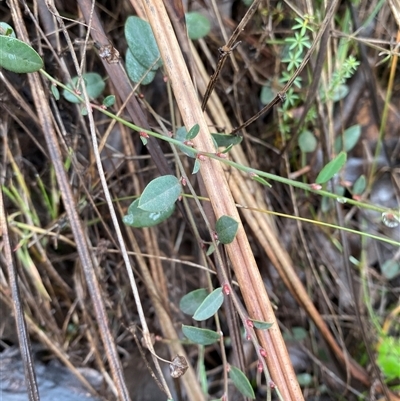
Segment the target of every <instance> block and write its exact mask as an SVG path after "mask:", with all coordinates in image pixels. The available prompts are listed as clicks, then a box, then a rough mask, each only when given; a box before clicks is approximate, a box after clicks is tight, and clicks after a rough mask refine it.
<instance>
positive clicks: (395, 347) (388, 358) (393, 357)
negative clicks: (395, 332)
mask: <svg viewBox="0 0 400 401" xmlns="http://www.w3.org/2000/svg"><path fill="white" fill-rule="evenodd" d="M399 361H400V339H399V338H395V337H383V338H382V339H381V343H380V344H379V347H378V358H377V363H378V365H379V367H380V368H381V370H382V372H383V374H384V375H385V377H386V378H387V379H388V380H393V379H400V369H399V366H400V365H399Z"/></svg>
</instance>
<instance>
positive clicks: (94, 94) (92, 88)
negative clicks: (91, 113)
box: [63, 72, 106, 103]
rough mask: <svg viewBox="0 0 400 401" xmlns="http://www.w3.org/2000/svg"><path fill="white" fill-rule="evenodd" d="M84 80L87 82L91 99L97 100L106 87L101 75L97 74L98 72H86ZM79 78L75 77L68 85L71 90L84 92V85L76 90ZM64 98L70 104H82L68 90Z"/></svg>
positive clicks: (64, 92) (65, 91)
mask: <svg viewBox="0 0 400 401" xmlns="http://www.w3.org/2000/svg"><path fill="white" fill-rule="evenodd" d="M82 79H83V80H84V81H85V85H86V91H87V94H88V96H89V98H90V99H96V98H98V97H99V96H100V95H101V94H102V92H103V90H104V88H105V87H106V84H105V82H104V80H103V78H102V77H101V75H99V74H97V73H96V72H86V73H84V74H82ZM78 81H79V77H78V76H76V77H73V78H72V80H71V82H69V83H68V84H67V87H68V88H70V89H71V90H76V89H78V91H79V92H82V84H81V85H79V88H76V85H77V84H78ZM63 96H64V98H65V99H66V100H68V102H71V103H81V101H80V100H79V99H78V98H77V97H76V96H75V95H73V94H72V93H70V92H68V91H67V90H65V89H64V90H63Z"/></svg>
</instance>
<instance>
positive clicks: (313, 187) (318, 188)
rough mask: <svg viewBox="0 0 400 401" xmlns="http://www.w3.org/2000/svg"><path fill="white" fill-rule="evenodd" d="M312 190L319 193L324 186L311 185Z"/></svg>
mask: <svg viewBox="0 0 400 401" xmlns="http://www.w3.org/2000/svg"><path fill="white" fill-rule="evenodd" d="M310 188H311V189H313V190H315V191H319V190H320V189H322V185H321V184H315V183H314V184H310Z"/></svg>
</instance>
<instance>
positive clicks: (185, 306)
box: [179, 288, 208, 316]
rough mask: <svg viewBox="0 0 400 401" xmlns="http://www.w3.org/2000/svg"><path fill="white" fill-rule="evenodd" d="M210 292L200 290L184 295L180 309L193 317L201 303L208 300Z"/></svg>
mask: <svg viewBox="0 0 400 401" xmlns="http://www.w3.org/2000/svg"><path fill="white" fill-rule="evenodd" d="M207 295H208V291H207V290H206V289H205V288H199V289H197V290H194V291H191V292H189V293H187V294H186V295H184V296H183V297H182V298H181V300H180V302H179V309H180V310H181V311H182V312H183V313H186V314H187V315H190V316H193V314H194V313H195V312H196V310H197V309H198V307H199V306H200V305H201V303H202V302H203V301H204V300H205V299H206V298H207Z"/></svg>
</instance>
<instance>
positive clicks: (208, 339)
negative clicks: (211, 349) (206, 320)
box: [182, 324, 221, 345]
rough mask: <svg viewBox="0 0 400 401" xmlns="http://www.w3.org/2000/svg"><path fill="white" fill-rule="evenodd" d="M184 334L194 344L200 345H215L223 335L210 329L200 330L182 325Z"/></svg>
mask: <svg viewBox="0 0 400 401" xmlns="http://www.w3.org/2000/svg"><path fill="white" fill-rule="evenodd" d="M182 332H183V334H184V335H185V336H186V337H187V338H188V339H189V340H190V341H192V342H193V343H195V344H200V345H211V344H215V343H216V342H217V341H219V340H220V338H221V335H220V334H219V333H217V332H215V331H212V330H208V329H199V328H198V327H193V326H186V325H184V324H182Z"/></svg>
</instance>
